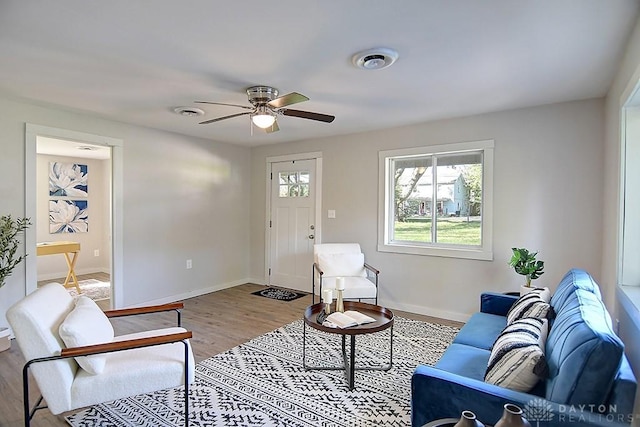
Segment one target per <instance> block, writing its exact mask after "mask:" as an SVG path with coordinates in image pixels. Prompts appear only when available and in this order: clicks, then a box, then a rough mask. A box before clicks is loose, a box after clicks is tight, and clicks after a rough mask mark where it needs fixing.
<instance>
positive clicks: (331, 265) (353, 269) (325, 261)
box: [318, 252, 367, 277]
mask: <svg viewBox="0 0 640 427" xmlns="http://www.w3.org/2000/svg"><path fill="white" fill-rule="evenodd" d="M318 265H319V266H320V270H322V272H323V273H324V275H325V276H327V277H341V276H344V277H367V272H366V271H365V269H364V254H363V253H362V252H359V253H358V252H354V253H340V254H330V253H319V254H318Z"/></svg>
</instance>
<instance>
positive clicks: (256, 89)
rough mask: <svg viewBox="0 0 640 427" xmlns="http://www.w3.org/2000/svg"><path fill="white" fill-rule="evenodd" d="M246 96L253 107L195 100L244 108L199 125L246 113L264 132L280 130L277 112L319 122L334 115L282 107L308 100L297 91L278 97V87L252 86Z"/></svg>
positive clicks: (328, 120)
mask: <svg viewBox="0 0 640 427" xmlns="http://www.w3.org/2000/svg"><path fill="white" fill-rule="evenodd" d="M247 96H248V98H249V102H250V103H251V105H253V107H249V106H246V105H237V104H224V103H222V102H208V101H196V103H197V104H213V105H227V106H230V107H239V108H244V109H246V110H250V111H245V112H243V113H237V114H231V115H229V116H223V117H217V118H215V119H211V120H205V121H204V122H200V124H201V125H206V124H209V123H214V122H219V121H221V120H226V119H231V118H234V117H239V116H246V115H248V116H249V117H251V122H252V123H253V124H254V125H256V126H257V127H259V128H261V129H264V130H265V132H267V133H271V132H277V131H278V130H280V128H279V127H278V122H277V121H276V117H277V115H278V114H282V115H284V116H291V117H299V118H301V119H309V120H317V121H319V122H325V123H331V122H332V121H333V120H334V119H335V116H330V115H328V114H320V113H312V112H310V111H301V110H292V109H290V108H284V107H287V106H289V105H292V104H297V103H299V102H304V101H308V100H309V98H307V97H306V96H304V95H302V94H299V93H297V92H291V93H288V94H286V95H282V96H281V97H278V89H276V88H273V87H270V86H252V87H250V88H248V89H247Z"/></svg>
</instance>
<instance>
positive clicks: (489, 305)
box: [411, 269, 637, 427]
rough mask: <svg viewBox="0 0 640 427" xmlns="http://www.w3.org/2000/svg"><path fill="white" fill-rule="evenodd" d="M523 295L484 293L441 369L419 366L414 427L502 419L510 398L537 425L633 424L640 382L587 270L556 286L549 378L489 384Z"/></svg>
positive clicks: (571, 274)
mask: <svg viewBox="0 0 640 427" xmlns="http://www.w3.org/2000/svg"><path fill="white" fill-rule="evenodd" d="M517 299H518V297H517V296H509V295H503V294H498V293H484V294H482V295H481V298H480V312H479V313H475V314H474V315H473V316H471V318H470V319H469V321H468V322H467V323H466V324H465V325H464V326H463V327H462V329H461V330H460V332H459V333H458V335H457V336H456V338H455V339H454V340H453V343H452V344H451V345H450V346H449V347H448V348H447V350H446V351H445V353H444V354H443V355H442V358H441V359H440V360H439V361H438V363H437V364H436V365H435V366H434V367H431V366H426V365H421V366H418V367H417V368H416V370H415V371H414V373H413V376H412V380H411V422H412V425H413V426H415V427H418V426H423V425H424V424H426V423H428V422H430V421H434V420H437V419H441V418H458V417H460V413H461V412H462V411H463V410H470V411H473V412H474V413H475V414H476V416H477V417H478V419H479V420H480V421H482V422H483V423H485V424H495V423H496V421H497V420H498V419H499V418H500V416H501V415H502V411H503V406H504V404H505V403H515V404H516V405H518V406H520V407H521V408H523V409H524V410H525V415H527V414H529V419H530V421H531V424H532V425H536V424H538V425H539V426H541V427H543V426H544V427H550V426H559V425H575V426H579V425H612V424H613V425H616V424H618V425H622V426H624V425H629V423H630V422H631V421H632V417H633V404H634V399H635V393H636V386H637V383H636V379H635V377H634V375H633V372H632V371H631V367H630V365H629V363H628V361H627V359H626V357H625V355H624V345H623V344H622V342H621V341H620V339H619V338H618V337H617V336H616V335H615V333H614V331H613V327H612V322H611V317H610V315H609V313H608V312H607V310H606V308H605V306H604V304H603V303H602V299H601V294H600V289H599V287H598V285H597V283H595V281H594V280H593V278H592V277H591V276H590V275H589V274H588V273H587V272H585V271H583V270H578V269H573V270H570V271H569V272H568V273H567V274H566V275H565V277H564V278H563V279H562V281H561V282H560V284H559V285H558V287H557V289H556V290H555V292H554V294H553V297H552V298H551V301H550V304H551V306H552V307H553V309H554V310H553V311H555V318H554V319H552V320H551V321H550V325H551V327H550V330H549V335H548V338H547V341H546V350H545V357H546V361H547V364H548V368H549V375H548V378H547V379H545V380H541V381H540V382H539V383H538V384H537V385H536V386H535V387H534V389H533V390H531V391H530V392H528V393H523V392H518V391H513V390H509V389H506V388H503V387H500V386H496V385H493V384H488V383H485V382H484V381H483V379H484V374H485V371H486V369H487V362H488V360H489V356H490V353H491V346H492V344H493V342H494V341H495V339H496V337H497V336H498V335H499V333H500V332H501V331H502V329H503V328H504V327H505V326H506V317H505V316H506V314H507V312H508V310H509V308H510V307H511V305H512V304H513V303H514V302H515V301H516V300H517ZM536 409H539V410H540V411H538V412H537V413H536V414H537V415H532V414H534V411H535V410H536Z"/></svg>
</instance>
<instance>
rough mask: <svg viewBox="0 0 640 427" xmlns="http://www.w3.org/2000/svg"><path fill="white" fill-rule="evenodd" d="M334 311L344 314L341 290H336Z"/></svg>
mask: <svg viewBox="0 0 640 427" xmlns="http://www.w3.org/2000/svg"><path fill="white" fill-rule="evenodd" d="M336 311H339V312H340V313H344V302H343V300H342V289H338V298H337V299H336Z"/></svg>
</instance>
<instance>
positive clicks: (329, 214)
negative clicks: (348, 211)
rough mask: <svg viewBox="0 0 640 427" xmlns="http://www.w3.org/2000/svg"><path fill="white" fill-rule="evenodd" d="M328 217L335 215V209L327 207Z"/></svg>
mask: <svg viewBox="0 0 640 427" xmlns="http://www.w3.org/2000/svg"><path fill="white" fill-rule="evenodd" d="M327 216H328V217H329V218H335V217H336V211H335V210H333V209H329V212H328V215H327Z"/></svg>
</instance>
